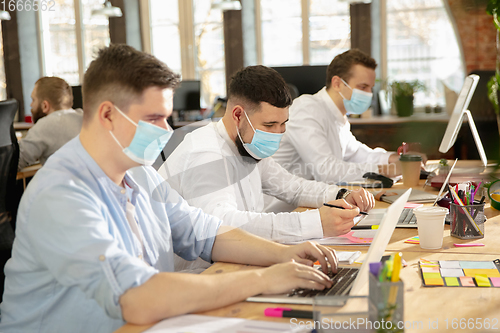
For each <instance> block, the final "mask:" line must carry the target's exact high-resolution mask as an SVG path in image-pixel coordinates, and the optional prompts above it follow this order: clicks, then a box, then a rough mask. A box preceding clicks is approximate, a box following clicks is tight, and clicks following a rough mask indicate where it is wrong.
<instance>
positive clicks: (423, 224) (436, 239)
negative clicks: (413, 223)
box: [413, 207, 448, 250]
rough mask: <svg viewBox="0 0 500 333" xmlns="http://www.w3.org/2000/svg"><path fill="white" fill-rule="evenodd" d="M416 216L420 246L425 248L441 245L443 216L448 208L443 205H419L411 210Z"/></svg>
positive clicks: (433, 248)
mask: <svg viewBox="0 0 500 333" xmlns="http://www.w3.org/2000/svg"><path fill="white" fill-rule="evenodd" d="M413 213H415V216H416V217H417V227H418V238H419V240H420V247H421V248H422V249H427V250H436V249H440V248H441V247H442V246H443V232H444V218H445V217H446V214H448V209H446V208H443V207H420V208H416V209H414V210H413Z"/></svg>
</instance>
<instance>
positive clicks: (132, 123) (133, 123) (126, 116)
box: [113, 104, 139, 127]
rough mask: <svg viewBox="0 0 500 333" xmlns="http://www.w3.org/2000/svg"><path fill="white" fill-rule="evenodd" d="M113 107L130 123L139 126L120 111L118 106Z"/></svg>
mask: <svg viewBox="0 0 500 333" xmlns="http://www.w3.org/2000/svg"><path fill="white" fill-rule="evenodd" d="M113 106H114V107H115V109H116V110H117V111H118V112H120V113H121V115H122V116H124V117H125V119H127V120H128V121H130V122H131V123H132V124H134V126H135V127H137V126H139V125H137V124H136V123H135V121H133V120H132V119H130V117H129V116H127V115H126V114H125V113H123V112H122V110H120V109H119V108H118V107H117V106H116V105H114V104H113Z"/></svg>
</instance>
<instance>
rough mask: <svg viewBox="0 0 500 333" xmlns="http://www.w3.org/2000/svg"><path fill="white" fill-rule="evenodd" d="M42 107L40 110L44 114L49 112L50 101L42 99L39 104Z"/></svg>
mask: <svg viewBox="0 0 500 333" xmlns="http://www.w3.org/2000/svg"><path fill="white" fill-rule="evenodd" d="M40 106H41V107H42V112H43V113H45V114H49V112H50V103H49V101H43V102H42V104H41V105H40Z"/></svg>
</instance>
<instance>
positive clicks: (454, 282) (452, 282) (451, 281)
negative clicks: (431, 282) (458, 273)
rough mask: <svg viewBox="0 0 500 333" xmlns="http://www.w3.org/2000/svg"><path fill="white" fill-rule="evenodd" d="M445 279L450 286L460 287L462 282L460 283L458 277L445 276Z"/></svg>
mask: <svg viewBox="0 0 500 333" xmlns="http://www.w3.org/2000/svg"><path fill="white" fill-rule="evenodd" d="M444 281H445V282H446V286H448V287H460V283H458V279H457V278H456V277H445V278H444Z"/></svg>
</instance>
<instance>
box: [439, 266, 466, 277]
mask: <svg viewBox="0 0 500 333" xmlns="http://www.w3.org/2000/svg"><path fill="white" fill-rule="evenodd" d="M441 276H442V277H459V276H464V272H463V270H462V269H461V268H441Z"/></svg>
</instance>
